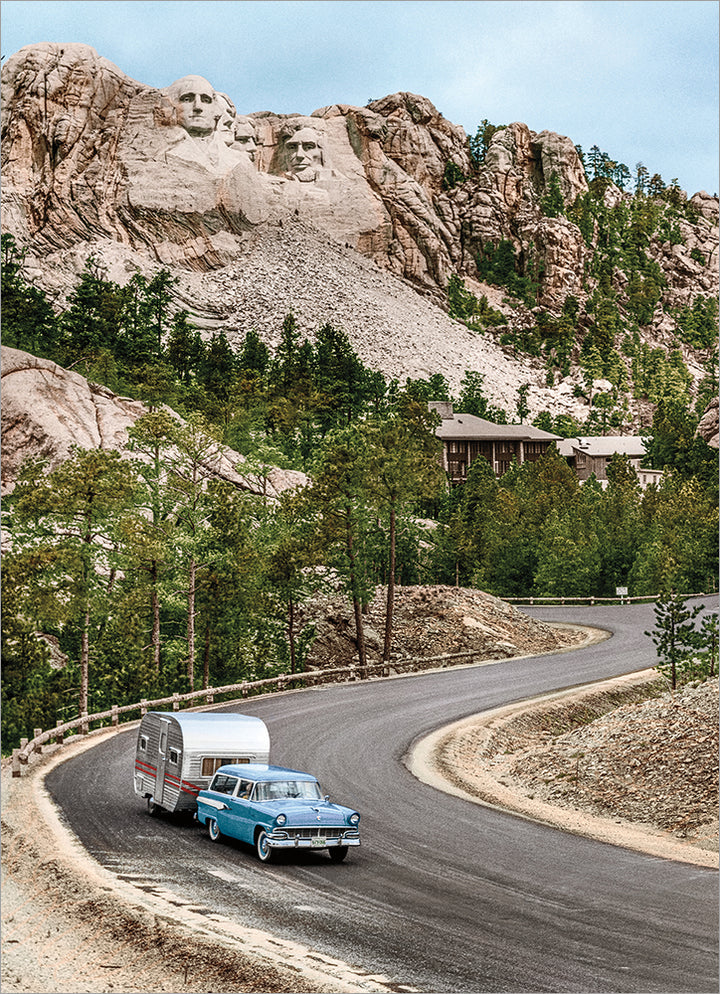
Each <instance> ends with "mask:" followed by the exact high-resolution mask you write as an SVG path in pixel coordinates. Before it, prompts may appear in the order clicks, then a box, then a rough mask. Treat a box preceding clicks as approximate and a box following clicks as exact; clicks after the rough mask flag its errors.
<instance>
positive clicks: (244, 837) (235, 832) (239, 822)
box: [227, 778, 255, 843]
mask: <svg viewBox="0 0 720 994" xmlns="http://www.w3.org/2000/svg"><path fill="white" fill-rule="evenodd" d="M253 787H254V784H253V782H252V781H251V780H246V779H243V778H240V779H239V781H238V786H237V789H236V791H235V793H234V794H233V796H232V797H231V798H229V800H228V804H229V811H228V812H227V817H228V821H229V822H230V823H231V824H232V832H231V833H229V834H232V836H233V838H235V839H240V840H241V841H242V842H250V843H252V842H253V841H254V839H253V834H254V827H255V823H254V819H253V818H252V808H251V805H250V800H249V798H250V795H251V794H252V790H253Z"/></svg>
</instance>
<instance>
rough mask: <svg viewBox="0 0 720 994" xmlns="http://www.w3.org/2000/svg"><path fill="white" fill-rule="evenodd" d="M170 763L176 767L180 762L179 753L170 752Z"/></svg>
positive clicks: (172, 750)
mask: <svg viewBox="0 0 720 994" xmlns="http://www.w3.org/2000/svg"><path fill="white" fill-rule="evenodd" d="M170 762H171V763H175V765H176V766H177V764H178V763H179V762H180V753H179V752H178V750H177V749H171V750H170Z"/></svg>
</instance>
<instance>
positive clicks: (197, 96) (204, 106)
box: [166, 76, 223, 138]
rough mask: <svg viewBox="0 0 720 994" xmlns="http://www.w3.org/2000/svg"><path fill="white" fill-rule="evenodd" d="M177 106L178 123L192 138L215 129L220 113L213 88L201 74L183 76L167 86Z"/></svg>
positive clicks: (206, 134)
mask: <svg viewBox="0 0 720 994" xmlns="http://www.w3.org/2000/svg"><path fill="white" fill-rule="evenodd" d="M166 92H167V94H168V96H169V97H170V99H171V100H172V102H173V103H174V104H175V106H176V107H177V108H178V113H179V124H180V125H181V127H183V128H185V130H186V131H187V132H188V134H190V135H192V136H193V137H194V138H205V137H207V136H208V135H211V134H212V133H213V131H214V130H215V125H216V124H217V119H218V118H219V117H220V115H221V114H222V111H223V108H221V107H220V105H219V104H218V101H217V99H216V96H215V90H214V89H213V88H212V86H211V85H210V83H208V81H207V80H206V79H203V77H202V76H183V78H182V79H178V80H176V81H175V82H174V83H173V84H172V85H171V86H169V87H168V88H167V91H166Z"/></svg>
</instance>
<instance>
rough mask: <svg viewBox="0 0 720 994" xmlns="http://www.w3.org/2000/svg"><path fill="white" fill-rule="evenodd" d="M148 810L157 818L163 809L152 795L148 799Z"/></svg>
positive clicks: (152, 816)
mask: <svg viewBox="0 0 720 994" xmlns="http://www.w3.org/2000/svg"><path fill="white" fill-rule="evenodd" d="M147 811H148V814H149V815H150V817H151V818H157V816H158V815H159V814H160V812H161V811H162V808H161V807H160V805H159V804H157V803H156V802H155V801H154V800H153V798H152V797H148V799H147Z"/></svg>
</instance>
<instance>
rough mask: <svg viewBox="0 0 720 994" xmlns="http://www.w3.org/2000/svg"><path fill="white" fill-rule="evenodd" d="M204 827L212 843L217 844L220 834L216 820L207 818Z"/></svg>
mask: <svg viewBox="0 0 720 994" xmlns="http://www.w3.org/2000/svg"><path fill="white" fill-rule="evenodd" d="M206 825H207V830H208V835H209V836H210V838H211V839H212V840H213V842H219V841H220V839H221V838H222V833H221V832H220V829H219V828H218V823H217V820H216V819H215V818H208V820H207V822H206Z"/></svg>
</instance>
